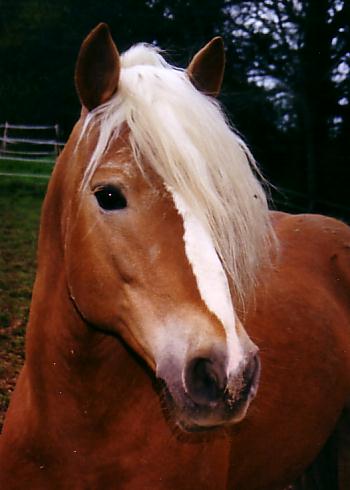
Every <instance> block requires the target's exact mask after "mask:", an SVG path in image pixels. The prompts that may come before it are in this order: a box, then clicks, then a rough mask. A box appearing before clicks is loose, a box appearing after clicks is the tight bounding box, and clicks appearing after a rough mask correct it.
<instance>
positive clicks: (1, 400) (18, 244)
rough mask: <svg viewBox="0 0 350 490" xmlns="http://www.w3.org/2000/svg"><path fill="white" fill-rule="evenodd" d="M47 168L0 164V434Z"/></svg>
mask: <svg viewBox="0 0 350 490" xmlns="http://www.w3.org/2000/svg"><path fill="white" fill-rule="evenodd" d="M51 170H52V164H51V165H48V164H43V163H30V164H29V163H23V162H18V164H16V163H14V162H6V161H5V162H4V161H1V164H0V429H1V427H2V423H3V419H4V414H5V411H6V408H7V406H8V402H9V397H10V394H11V391H12V390H13V387H14V384H15V381H16V376H17V374H18V371H19V369H20V367H21V366H22V364H23V359H24V332H25V326H26V323H27V319H28V312H29V306H30V300H31V291H32V285H33V281H34V276H35V269H36V243H37V233H38V227H39V218H40V208H41V204H42V201H43V198H44V195H45V191H46V187H47V183H48V179H47V178H35V177H31V178H28V177H13V176H11V177H9V176H4V175H1V173H2V174H4V173H14V172H21V173H25V174H27V175H28V174H29V175H31V174H35V175H40V174H41V175H42V174H50V172H51Z"/></svg>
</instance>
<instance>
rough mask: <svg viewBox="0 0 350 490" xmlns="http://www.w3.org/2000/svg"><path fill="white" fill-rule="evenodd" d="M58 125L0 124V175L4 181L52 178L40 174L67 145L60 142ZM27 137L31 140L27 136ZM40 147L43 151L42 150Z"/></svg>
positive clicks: (46, 173)
mask: <svg viewBox="0 0 350 490" xmlns="http://www.w3.org/2000/svg"><path fill="white" fill-rule="evenodd" d="M59 134H60V129H59V125H58V124H33V125H30V124H11V123H9V122H8V121H6V122H5V123H3V124H0V163H1V167H0V175H1V176H3V177H30V178H40V179H42V178H46V179H47V178H49V175H48V172H47V171H46V170H45V171H44V172H45V174H43V173H42V170H40V171H37V169H38V166H37V165H36V164H38V165H40V166H43V167H42V168H44V166H45V169H47V170H48V171H49V168H48V167H47V165H50V164H51V165H52V163H53V161H54V159H55V158H56V157H57V155H58V154H59V153H60V151H61V149H62V147H63V146H64V142H62V141H60V140H59ZM26 135H28V136H26ZM40 147H41V148H40Z"/></svg>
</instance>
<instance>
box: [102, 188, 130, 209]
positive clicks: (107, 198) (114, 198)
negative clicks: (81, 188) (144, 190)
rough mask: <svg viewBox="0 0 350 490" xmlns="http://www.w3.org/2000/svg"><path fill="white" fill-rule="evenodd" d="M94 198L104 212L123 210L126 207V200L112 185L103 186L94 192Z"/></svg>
mask: <svg viewBox="0 0 350 490" xmlns="http://www.w3.org/2000/svg"><path fill="white" fill-rule="evenodd" d="M95 197H96V199H97V202H98V204H99V206H100V207H101V208H102V209H105V210H106V211H113V210H116V209H124V208H126V206H127V201H126V198H125V196H124V195H123V193H122V192H121V190H120V189H118V187H114V186H112V185H108V186H105V187H103V188H102V189H99V190H98V191H96V192H95Z"/></svg>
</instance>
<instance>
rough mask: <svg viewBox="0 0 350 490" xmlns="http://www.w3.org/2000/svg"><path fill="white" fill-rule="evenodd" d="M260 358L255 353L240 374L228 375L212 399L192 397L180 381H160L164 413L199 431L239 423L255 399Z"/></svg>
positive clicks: (185, 427) (191, 431)
mask: <svg viewBox="0 0 350 490" xmlns="http://www.w3.org/2000/svg"><path fill="white" fill-rule="evenodd" d="M260 371H261V367H260V360H259V357H258V356H257V355H255V356H254V357H253V358H252V359H251V360H250V361H249V362H248V363H247V365H246V366H245V367H244V368H242V370H241V372H240V373H239V375H236V376H234V377H232V378H229V379H228V381H227V384H226V386H225V387H224V388H223V389H221V390H218V392H217V394H216V397H215V399H214V400H213V399H208V400H207V401H204V400H201V399H199V400H193V398H192V397H191V396H190V394H189V393H188V392H187V391H186V390H185V389H184V388H183V386H182V385H181V384H180V383H175V384H170V383H169V382H166V381H165V382H164V383H163V394H164V399H165V402H166V408H167V413H168V414H169V413H170V414H171V419H172V420H173V422H175V424H176V425H177V426H178V427H179V428H180V429H181V430H182V431H184V432H190V433H194V432H195V433H198V432H204V431H211V430H213V429H216V428H218V427H222V426H227V425H233V424H237V423H239V422H241V421H242V420H243V419H244V418H245V417H246V414H247V412H248V409H249V406H250V404H251V402H252V401H253V399H254V398H255V396H256V394H257V390H258V385H259V379H260Z"/></svg>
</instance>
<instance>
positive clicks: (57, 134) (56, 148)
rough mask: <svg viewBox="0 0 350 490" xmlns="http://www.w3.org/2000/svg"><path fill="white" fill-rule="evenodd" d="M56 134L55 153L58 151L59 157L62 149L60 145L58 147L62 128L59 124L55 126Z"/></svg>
mask: <svg viewBox="0 0 350 490" xmlns="http://www.w3.org/2000/svg"><path fill="white" fill-rule="evenodd" d="M55 133H56V144H55V151H56V155H59V153H60V148H59V145H58V140H59V135H60V127H59V125H58V124H55Z"/></svg>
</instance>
